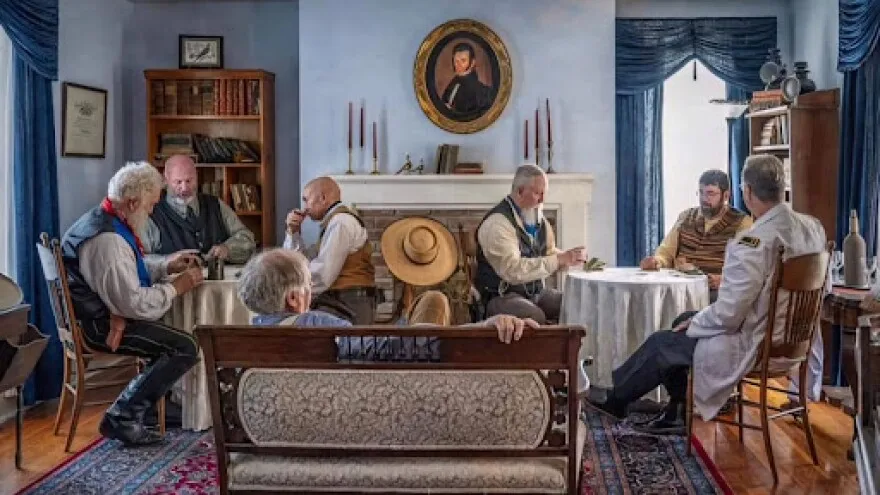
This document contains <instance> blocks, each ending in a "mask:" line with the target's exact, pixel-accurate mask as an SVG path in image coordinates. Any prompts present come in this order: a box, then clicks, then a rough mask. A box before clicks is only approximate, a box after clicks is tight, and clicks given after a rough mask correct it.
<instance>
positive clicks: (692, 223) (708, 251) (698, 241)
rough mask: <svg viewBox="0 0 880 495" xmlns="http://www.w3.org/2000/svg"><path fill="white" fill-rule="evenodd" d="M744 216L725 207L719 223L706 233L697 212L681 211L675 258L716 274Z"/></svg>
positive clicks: (703, 223) (702, 220) (703, 221)
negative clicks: (681, 216)
mask: <svg viewBox="0 0 880 495" xmlns="http://www.w3.org/2000/svg"><path fill="white" fill-rule="evenodd" d="M745 217H746V214H745V213H743V212H741V211H739V210H737V209H734V208H728V209H727V212H725V213H724V216H722V217H721V220H718V222H716V223H715V225H713V226H712V228H711V229H709V231H708V232H706V228H705V225H706V222H705V219H704V218H703V217H702V216H701V215H700V209H699V208H691V209H690V210H688V211H687V212H685V218H684V220H683V221H682V222H681V225H680V226H679V228H678V253H676V257H678V256H684V257H685V258H687V260H688V262H689V263H693V264H694V265H696V266H697V268H699V269H700V270H702V271H703V272H705V273H712V274H716V275H717V274H720V273H721V267H722V266H724V250H725V249H726V248H727V242H728V241H729V240H731V239H733V238H734V236H736V230H737V228H739V223H740V222H742V220H743V218H745Z"/></svg>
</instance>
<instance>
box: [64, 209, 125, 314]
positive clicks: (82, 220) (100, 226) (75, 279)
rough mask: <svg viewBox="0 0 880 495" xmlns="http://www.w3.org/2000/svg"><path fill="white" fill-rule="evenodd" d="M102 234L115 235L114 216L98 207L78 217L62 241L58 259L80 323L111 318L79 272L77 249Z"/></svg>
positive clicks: (99, 298)
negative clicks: (64, 270) (62, 263)
mask: <svg viewBox="0 0 880 495" xmlns="http://www.w3.org/2000/svg"><path fill="white" fill-rule="evenodd" d="M104 232H116V229H115V228H114V227H113V216H112V215H110V214H108V213H106V212H105V211H104V210H102V209H101V207H100V206H97V207H95V208H92V209H91V210H89V211H88V212H86V213H85V214H84V215H83V216H81V217H79V220H77V221H76V222H74V224H73V225H71V227H70V228H69V229H67V232H66V233H65V234H64V237H63V238H62V239H61V257H62V259H63V260H64V268H65V269H66V270H67V285H68V286H69V288H70V299H71V301H72V302H73V311H74V313H76V318H77V319H79V320H101V319H104V318H109V317H110V311H109V310H108V309H107V305H106V304H104V301H102V300H101V296H99V295H98V294H97V293H96V292H95V291H93V290H92V288H91V287H89V284H87V283H86V281H85V279H83V276H82V273H81V272H80V271H79V247H80V246H82V244H83V243H84V242H86V241H87V240H89V239H91V238H93V237H95V236H97V235H98V234H102V233H104Z"/></svg>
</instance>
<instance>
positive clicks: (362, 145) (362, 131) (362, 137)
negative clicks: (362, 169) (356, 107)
mask: <svg viewBox="0 0 880 495" xmlns="http://www.w3.org/2000/svg"><path fill="white" fill-rule="evenodd" d="M363 148H364V104H363V103H361V149H363Z"/></svg>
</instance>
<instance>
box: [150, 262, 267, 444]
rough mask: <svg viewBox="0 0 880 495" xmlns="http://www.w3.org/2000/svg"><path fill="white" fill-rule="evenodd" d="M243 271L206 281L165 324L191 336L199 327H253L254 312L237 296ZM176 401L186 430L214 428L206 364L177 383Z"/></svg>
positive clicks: (179, 300) (179, 303)
mask: <svg viewBox="0 0 880 495" xmlns="http://www.w3.org/2000/svg"><path fill="white" fill-rule="evenodd" d="M240 270H241V267H236V266H227V267H226V268H225V269H224V275H225V280H205V282H204V283H203V284H202V285H200V286H198V287H196V288H195V289H194V290H192V291H190V292H188V293H186V294H184V295H183V296H180V297H178V298H176V299H175V301H174V304H173V305H172V306H171V309H170V310H169V311H168V313H167V314H166V315H165V318H164V321H165V323H167V324H169V325H171V326H173V327H174V328H178V329H181V330H185V331H187V332H190V333H192V331H193V329H194V328H195V326H196V325H210V324H219V325H248V324H250V320H251V316H252V315H251V312H250V311H248V309H247V308H246V307H245V305H244V303H242V302H241V300H240V299H239V298H238V295H237V294H236V280H237V278H238V273H239V271H240ZM202 359H204V357H203V358H202ZM174 397H175V400H177V401H179V402H180V405H181V409H182V414H183V417H182V423H183V424H182V426H183V428H184V429H187V430H196V431H201V430H206V429H208V428H210V427H211V426H213V424H212V419H211V408H210V406H209V398H208V382H207V375H206V374H205V362H204V360H202V361H199V363H198V364H196V365H195V366H193V368H192V369H191V370H190V371H189V372H187V373H186V374H185V375H184V376H183V377H182V378H181V379H180V381H178V382H177V385H175V387H174Z"/></svg>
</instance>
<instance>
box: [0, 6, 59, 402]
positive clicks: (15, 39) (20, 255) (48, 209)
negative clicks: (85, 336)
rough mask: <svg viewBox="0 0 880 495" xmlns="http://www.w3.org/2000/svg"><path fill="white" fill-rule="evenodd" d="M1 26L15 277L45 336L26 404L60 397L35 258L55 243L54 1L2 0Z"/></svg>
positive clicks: (48, 310)
mask: <svg viewBox="0 0 880 495" xmlns="http://www.w3.org/2000/svg"><path fill="white" fill-rule="evenodd" d="M0 26H2V27H3V28H4V30H5V31H6V33H7V35H8V36H9V38H10V40H11V41H12V46H13V50H14V55H13V70H14V72H15V77H14V89H13V91H14V98H15V108H14V110H13V113H14V117H13V118H14V125H13V134H14V137H13V139H14V148H15V149H14V154H13V169H12V170H13V171H12V175H13V188H14V189H13V197H14V220H15V259H16V265H17V266H16V278H17V282H18V284H19V285H20V286H21V288H22V291H23V292H24V296H25V300H26V301H27V302H29V303H30V304H31V322H32V323H34V324H35V325H36V326H37V327H38V328H39V329H40V331H41V332H43V333H45V334H48V335H50V336H51V339H50V342H49V345H48V347H47V349H46V351H45V352H44V354H43V356H42V357H41V358H40V361H39V363H38V364H37V367H36V369H35V370H34V374H33V375H31V377H30V379H29V380H28V382H27V383H26V385H25V394H24V399H25V402H26V403H28V404H30V403H33V402H35V401H41V400H47V399H52V398H54V397H57V396H58V393H59V391H60V390H61V376H62V369H63V359H62V349H61V343H60V341H59V340H58V330H57V328H56V326H55V320H54V318H53V316H52V307H51V303H50V302H49V295H48V292H47V290H46V283H45V279H44V278H43V273H42V270H41V268H40V261H39V259H38V258H37V253H36V243H37V241H38V239H39V234H40V232H47V233H49V235H51V236H53V237H57V236H58V234H59V233H58V230H59V228H58V184H57V180H56V168H57V163H56V155H55V120H54V111H53V108H52V81H53V80H55V79H56V78H57V76H58V0H0Z"/></svg>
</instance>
